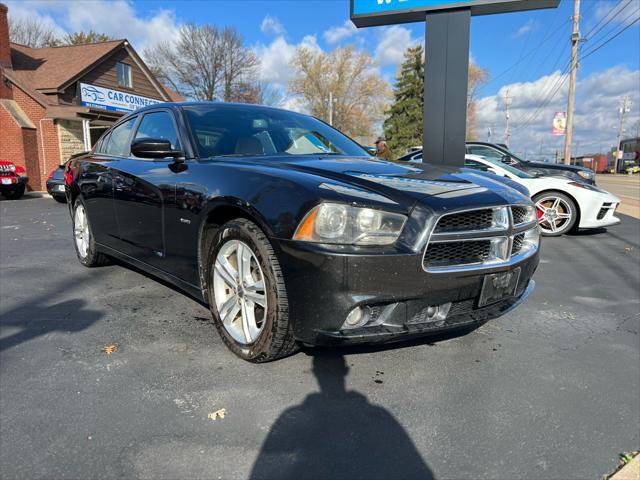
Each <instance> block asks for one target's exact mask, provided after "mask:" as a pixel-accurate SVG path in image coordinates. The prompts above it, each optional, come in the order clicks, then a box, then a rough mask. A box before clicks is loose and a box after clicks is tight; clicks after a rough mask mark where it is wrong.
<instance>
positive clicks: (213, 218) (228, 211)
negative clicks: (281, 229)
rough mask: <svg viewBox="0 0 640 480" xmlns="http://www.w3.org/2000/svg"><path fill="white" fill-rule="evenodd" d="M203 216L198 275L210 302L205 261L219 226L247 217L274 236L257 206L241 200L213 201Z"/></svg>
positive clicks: (199, 232) (199, 240) (267, 233)
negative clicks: (254, 206)
mask: <svg viewBox="0 0 640 480" xmlns="http://www.w3.org/2000/svg"><path fill="white" fill-rule="evenodd" d="M201 218H202V220H201V222H200V227H199V229H198V277H199V279H200V289H201V291H202V296H203V298H204V299H205V301H206V302H207V304H208V303H209V298H208V291H209V289H208V282H207V275H206V268H205V262H206V260H207V258H206V256H207V252H208V250H209V247H210V244H211V242H212V241H213V238H214V237H215V234H216V232H217V231H218V228H220V226H222V225H224V224H225V223H227V222H229V221H231V220H234V219H236V218H245V219H247V220H250V221H252V222H253V223H255V224H256V225H258V227H260V229H262V231H263V232H264V233H265V234H266V236H267V237H268V238H270V237H272V236H273V231H272V229H271V228H270V226H269V224H268V222H267V221H266V219H265V218H264V217H263V216H262V215H261V214H260V213H259V212H258V211H257V210H256V209H255V208H252V207H251V206H250V205H249V204H247V203H244V202H242V201H240V200H235V201H234V200H229V199H227V200H226V201H224V202H212V203H210V204H209V205H208V206H207V208H205V210H204V211H203V212H202V216H201Z"/></svg>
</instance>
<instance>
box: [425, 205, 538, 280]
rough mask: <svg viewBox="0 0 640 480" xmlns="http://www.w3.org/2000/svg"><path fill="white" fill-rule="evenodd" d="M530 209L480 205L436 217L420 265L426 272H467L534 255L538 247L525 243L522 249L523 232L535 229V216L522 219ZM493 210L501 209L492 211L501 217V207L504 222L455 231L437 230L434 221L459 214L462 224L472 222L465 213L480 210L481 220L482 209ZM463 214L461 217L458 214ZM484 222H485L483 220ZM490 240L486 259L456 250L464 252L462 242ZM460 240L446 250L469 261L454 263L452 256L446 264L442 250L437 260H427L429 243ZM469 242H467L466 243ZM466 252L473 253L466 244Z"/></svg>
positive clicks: (512, 206) (523, 206) (484, 217)
mask: <svg viewBox="0 0 640 480" xmlns="http://www.w3.org/2000/svg"><path fill="white" fill-rule="evenodd" d="M530 208H531V206H530V205H502V206H498V207H490V208H488V207H484V208H473V209H468V210H459V211H455V212H450V213H446V214H444V215H441V216H440V217H438V218H437V219H436V221H435V223H434V225H433V228H432V231H431V234H430V235H429V239H428V241H427V244H426V246H425V248H424V251H423V255H422V268H423V269H424V270H425V271H427V272H430V273H439V272H452V271H469V270H481V269H487V268H493V267H500V266H508V265H513V264H515V263H518V262H520V261H522V260H524V259H525V258H527V257H530V256H531V255H533V254H535V253H536V252H537V250H538V248H539V247H538V246H534V245H532V244H530V243H529V244H528V247H529V248H526V249H525V248H524V247H525V243H524V237H525V235H524V234H525V232H527V231H529V230H531V229H533V228H537V224H538V222H537V219H535V220H532V221H529V222H526V221H525V220H526V213H527V210H529V209H530ZM487 210H493V211H494V212H496V211H499V210H502V212H500V213H499V214H498V213H495V214H494V219H496V218H498V219H504V213H505V210H506V212H507V216H508V222H506V223H503V222H500V223H498V222H493V224H492V226H491V227H488V228H480V229H473V230H455V231H445V232H443V231H441V230H440V231H439V229H438V224H439V223H440V221H441V220H442V219H443V218H447V217H452V216H459V217H460V218H464V223H466V224H471V225H473V220H472V219H471V220H470V219H469V213H473V212H483V213H482V215H484V216H483V217H482V218H481V219H484V220H486V211H487ZM461 214H464V217H463V216H462V215H461ZM483 223H484V224H485V225H486V223H487V222H486V221H484V222H483ZM452 224H454V225H455V221H453V222H451V221H448V222H447V225H452ZM482 241H491V246H492V249H493V250H492V252H491V256H490V257H489V258H488V259H485V260H483V261H477V262H473V261H472V260H473V257H474V255H472V254H470V255H469V256H468V257H464V256H463V255H462V254H460V252H465V251H466V250H465V246H464V243H463V242H482ZM454 242H457V243H460V246H459V247H451V248H450V249H449V251H451V252H455V253H457V254H458V255H457V260H461V259H462V258H466V259H468V260H469V261H468V262H466V261H465V262H464V263H456V262H455V261H454V260H456V259H455V258H451V263H449V264H447V262H446V261H443V260H442V258H441V256H442V252H437V253H438V255H439V256H438V255H436V256H434V258H437V260H438V262H437V263H436V262H435V261H430V259H429V256H428V252H429V246H430V245H434V244H445V243H454ZM469 245H471V244H469ZM468 251H469V252H472V253H473V248H472V247H471V246H470V248H469V249H468Z"/></svg>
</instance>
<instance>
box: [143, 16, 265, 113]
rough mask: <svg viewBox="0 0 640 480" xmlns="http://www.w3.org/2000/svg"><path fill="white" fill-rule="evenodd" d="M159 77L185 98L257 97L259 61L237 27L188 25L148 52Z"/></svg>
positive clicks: (235, 98) (148, 59)
mask: <svg viewBox="0 0 640 480" xmlns="http://www.w3.org/2000/svg"><path fill="white" fill-rule="evenodd" d="M144 56H145V59H146V61H147V63H148V64H149V65H150V67H151V69H152V70H153V71H154V73H156V74H157V75H158V77H159V78H160V79H161V80H162V81H164V82H165V83H166V84H167V85H169V86H170V87H171V88H172V89H173V90H175V91H177V92H178V93H180V94H181V95H183V96H185V97H190V98H193V99H196V100H219V99H222V100H225V101H242V100H243V99H250V98H255V95H254V94H252V93H251V88H250V87H251V86H252V85H254V83H255V82H256V79H257V70H258V60H257V58H256V57H255V54H254V53H253V52H252V51H251V50H250V49H248V48H247V47H245V46H244V43H243V40H242V37H241V36H240V35H239V34H238V33H237V31H236V30H235V29H233V28H225V29H224V30H220V29H219V28H218V27H216V26H214V25H208V24H207V25H194V24H186V25H184V26H183V27H182V28H181V29H180V32H179V35H178V39H177V40H176V41H175V42H164V43H161V44H159V45H157V46H155V47H153V48H151V49H147V50H146V51H145V52H144Z"/></svg>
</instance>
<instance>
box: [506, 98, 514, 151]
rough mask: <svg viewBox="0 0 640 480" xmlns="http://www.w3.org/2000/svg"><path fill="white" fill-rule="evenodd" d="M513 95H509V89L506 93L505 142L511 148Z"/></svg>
mask: <svg viewBox="0 0 640 480" xmlns="http://www.w3.org/2000/svg"><path fill="white" fill-rule="evenodd" d="M511 100H513V98H512V97H510V96H509V89H508V88H507V91H506V92H505V93H504V122H505V127H504V144H505V145H506V146H507V148H509V139H510V138H511V132H510V131H509V119H510V118H511V115H510V113H509V107H510V106H511Z"/></svg>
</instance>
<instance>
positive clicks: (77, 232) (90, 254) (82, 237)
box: [72, 198, 111, 268]
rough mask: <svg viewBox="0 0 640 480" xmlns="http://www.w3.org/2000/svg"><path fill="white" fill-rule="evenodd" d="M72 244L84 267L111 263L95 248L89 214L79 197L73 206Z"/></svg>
mask: <svg viewBox="0 0 640 480" xmlns="http://www.w3.org/2000/svg"><path fill="white" fill-rule="evenodd" d="M72 222H73V245H74V246H75V248H76V255H77V257H78V260H79V261H80V263H81V264H82V265H84V266H85V267H89V268H93V267H101V266H103V265H108V264H109V263H111V261H110V260H109V257H107V256H106V255H105V254H104V253H101V252H99V251H98V250H97V248H96V242H95V240H94V239H93V233H92V232H91V224H90V222H89V216H88V215H87V211H86V209H85V207H84V203H83V202H82V200H80V198H78V199H77V200H76V203H75V205H74V206H73V218H72Z"/></svg>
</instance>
